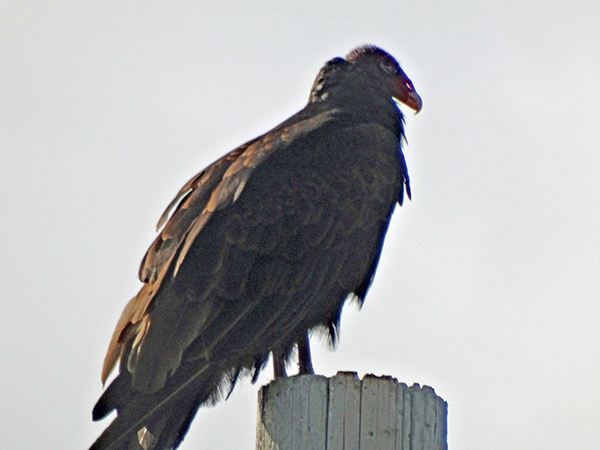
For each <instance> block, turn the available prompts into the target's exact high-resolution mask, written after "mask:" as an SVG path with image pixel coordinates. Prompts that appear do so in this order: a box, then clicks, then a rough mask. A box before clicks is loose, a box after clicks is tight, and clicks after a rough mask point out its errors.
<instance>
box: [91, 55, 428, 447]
mask: <svg viewBox="0 0 600 450" xmlns="http://www.w3.org/2000/svg"><path fill="white" fill-rule="evenodd" d="M394 98H395V99H397V100H398V101H401V102H403V103H405V104H407V105H408V106H409V107H411V108H412V109H414V110H415V111H417V112H418V111H419V110H420V108H421V99H420V98H419V96H418V95H417V94H416V92H415V91H414V89H413V86H412V83H411V82H410V80H409V79H408V77H407V76H406V75H405V74H404V72H402V70H401V69H400V67H399V66H398V63H397V62H396V61H395V60H394V59H393V58H392V57H391V56H390V55H388V54H387V53H385V52H384V51H383V50H381V49H379V48H376V47H371V46H365V47H361V48H358V49H356V50H354V51H352V52H351V53H350V54H349V55H348V56H347V57H346V59H342V58H335V59H332V60H331V61H329V62H327V63H326V64H325V66H324V67H323V68H322V69H321V71H320V73H319V75H318V76H317V79H316V81H315V83H314V85H313V87H312V90H311V93H310V98H309V103H308V105H307V106H306V107H305V108H304V109H303V110H302V111H300V112H299V113H297V114H295V115H294V116H292V117H291V118H289V119H288V120H286V121H285V122H283V123H282V124H281V125H279V126H277V127H276V128H274V129H273V130H271V131H270V132H268V133H266V134H264V135H262V136H260V137H258V138H256V139H254V140H252V141H250V142H248V143H246V144H244V145H242V146H241V147H239V148H237V149H236V150H233V151H232V152H230V153H229V154H227V155H225V156H224V157H223V158H221V159H220V160H218V161H217V162H215V163H214V164H212V165H211V166H209V167H208V168H206V169H205V170H204V171H202V172H201V173H199V174H198V175H196V176H195V177H194V178H192V179H191V180H190V181H189V182H188V183H187V184H186V185H185V186H184V187H183V188H182V190H181V191H180V192H179V194H178V195H177V197H176V198H175V200H174V201H173V202H172V203H171V204H170V205H169V207H168V208H167V211H165V214H164V215H163V217H161V219H160V221H159V224H158V226H159V228H160V227H163V225H164V228H163V229H162V230H161V232H160V234H159V236H158V237H157V238H156V240H155V241H154V243H153V244H152V245H151V247H150V249H149V250H148V252H147V254H146V256H145V257H144V260H143V261H142V264H141V267H140V279H141V281H142V282H143V283H144V285H143V287H142V289H141V291H140V293H139V294H138V295H137V296H136V297H134V298H133V299H132V300H131V301H130V302H129V304H128V305H127V306H126V308H125V310H124V311H123V314H122V316H121V319H120V320H119V323H118V324H117V328H116V330H115V333H114V335H113V339H112V342H111V344H110V347H109V351H108V354H107V356H106V360H105V365H104V369H103V373H102V381H103V382H104V381H105V380H106V378H107V376H108V375H109V373H110V372H111V370H112V369H113V367H114V366H115V364H116V363H117V362H119V361H120V366H119V375H118V376H117V377H116V378H115V380H114V381H113V382H112V383H111V384H110V386H109V387H108V388H107V389H106V391H105V392H104V394H103V395H102V397H101V398H100V400H98V403H97V404H96V406H95V408H94V411H93V418H94V420H99V419H102V418H103V417H105V416H106V415H107V414H109V413H110V412H111V411H113V410H116V411H117V413H118V416H117V418H116V419H115V420H114V421H113V422H112V423H111V424H110V426H109V427H108V428H107V429H106V430H105V431H104V433H102V435H101V436H100V437H99V438H98V440H97V441H96V442H95V443H94V445H93V446H92V447H91V449H92V450H101V449H102V450H108V449H138V450H139V449H144V450H151V449H157V450H163V449H170V448H176V447H177V446H178V445H179V444H180V443H181V441H182V439H183V437H184V436H185V434H186V432H187V430H188V428H189V425H190V423H191V421H192V419H193V418H194V415H195V414H196V411H197V410H198V408H199V407H200V406H201V405H203V404H206V403H212V402H215V401H217V400H218V399H219V398H220V396H221V394H223V393H227V392H230V391H231V389H233V386H234V384H235V382H236V381H237V379H238V377H239V376H240V375H244V374H250V375H252V376H253V377H254V379H256V376H257V375H258V373H259V371H260V370H261V369H262V368H263V367H264V366H265V364H266V363H267V360H268V357H269V354H272V355H273V360H274V367H275V375H276V376H283V375H285V362H286V361H287V359H288V357H289V356H290V354H291V352H292V351H293V350H294V348H296V347H297V348H298V354H299V363H300V373H312V365H311V362H310V351H309V346H308V332H309V331H310V330H312V329H315V328H319V327H322V328H324V329H326V330H328V332H329V335H330V337H331V340H332V342H334V341H335V339H336V334H337V328H338V324H339V319H340V313H341V309H342V306H343V304H344V302H345V300H346V299H347V298H348V297H349V296H350V297H355V298H357V299H358V301H359V302H361V303H362V301H363V299H364V297H365V294H366V293H367V290H368V288H369V285H370V284H371V281H372V279H373V275H374V273H375V269H376V267H377V263H378V260H379V255H380V253H381V248H382V245H383V240H384V237H385V233H386V231H387V228H388V224H389V221H390V217H391V214H392V212H393V210H394V207H395V204H396V202H399V203H400V204H401V203H402V200H403V195H404V192H405V190H406V192H407V194H408V196H409V197H410V188H409V182H408V173H407V171H406V165H405V162H404V156H403V155H402V150H401V144H402V140H403V137H404V135H403V117H402V114H401V112H400V110H399V109H398V108H397V106H396V104H395V102H394ZM173 209H174V212H173V214H172V216H171V217H170V218H168V215H169V213H170V211H171V210H173ZM167 218H168V220H167Z"/></svg>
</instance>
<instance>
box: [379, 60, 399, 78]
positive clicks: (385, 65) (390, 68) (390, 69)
mask: <svg viewBox="0 0 600 450" xmlns="http://www.w3.org/2000/svg"><path fill="white" fill-rule="evenodd" d="M379 67H381V69H382V70H383V71H384V72H385V73H387V74H389V75H391V74H393V73H395V72H396V68H395V67H394V65H393V64H392V63H391V62H390V61H387V60H383V61H381V62H380V63H379Z"/></svg>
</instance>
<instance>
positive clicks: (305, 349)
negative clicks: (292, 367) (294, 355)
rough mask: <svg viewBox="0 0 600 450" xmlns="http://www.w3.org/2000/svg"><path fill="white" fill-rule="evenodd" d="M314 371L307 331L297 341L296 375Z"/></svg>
mask: <svg viewBox="0 0 600 450" xmlns="http://www.w3.org/2000/svg"><path fill="white" fill-rule="evenodd" d="M314 373H315V371H314V369H313V366H312V359H311V357H310V342H309V339H308V333H306V335H305V336H304V338H303V339H301V340H300V342H298V375H312V374H314Z"/></svg>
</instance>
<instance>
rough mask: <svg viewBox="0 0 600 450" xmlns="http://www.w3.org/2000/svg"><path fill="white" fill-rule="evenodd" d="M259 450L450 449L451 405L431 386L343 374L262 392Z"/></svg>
mask: <svg viewBox="0 0 600 450" xmlns="http://www.w3.org/2000/svg"><path fill="white" fill-rule="evenodd" d="M258 395H259V403H258V423H257V433H256V450H447V448H448V446H447V443H446V430H447V428H446V417H447V408H448V405H447V404H446V402H445V401H444V400H443V399H442V398H441V397H438V396H437V395H436V394H435V391H434V390H433V389H432V388H430V387H429V386H423V387H421V386H419V385H418V384H414V385H413V386H410V387H408V386H407V385H406V384H404V383H399V382H398V381H397V380H396V379H394V378H392V377H387V376H386V377H376V376H374V375H365V377H364V378H363V379H362V380H359V378H358V376H357V374H356V373H354V372H339V373H338V374H337V375H335V376H334V377H332V378H326V377H324V376H321V375H301V376H295V377H289V378H278V379H276V380H273V381H272V382H271V383H269V384H268V385H266V386H264V387H263V388H262V389H261V390H260V392H259V394H258Z"/></svg>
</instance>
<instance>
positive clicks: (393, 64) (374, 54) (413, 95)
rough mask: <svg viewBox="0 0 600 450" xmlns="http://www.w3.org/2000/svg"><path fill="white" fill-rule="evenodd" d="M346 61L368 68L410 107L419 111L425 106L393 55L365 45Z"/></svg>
mask: <svg viewBox="0 0 600 450" xmlns="http://www.w3.org/2000/svg"><path fill="white" fill-rule="evenodd" d="M346 61H349V62H352V63H354V64H356V65H358V66H360V67H362V68H363V69H364V70H368V71H369V72H370V73H372V74H374V75H375V76H377V77H378V78H380V79H381V80H382V81H383V82H384V83H386V84H387V85H388V86H389V87H390V89H391V92H392V97H394V98H395V99H396V100H398V101H399V102H401V103H403V104H405V105H406V106H408V107H409V108H410V109H412V110H413V111H415V114H416V113H418V112H419V111H420V110H421V108H422V107H423V101H422V100H421V97H420V96H419V94H417V91H415V88H414V86H413V84H412V81H410V78H408V76H407V75H406V73H404V71H403V70H402V68H401V67H400V65H399V64H398V61H396V60H395V59H394V57H393V56H392V55H390V54H389V53H387V52H385V51H383V50H382V49H380V48H379V47H375V46H373V45H365V46H363V47H359V48H357V49H354V50H352V51H351V52H350V53H349V54H348V56H346Z"/></svg>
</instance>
